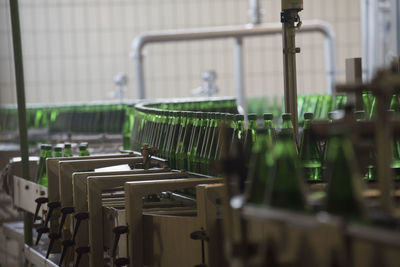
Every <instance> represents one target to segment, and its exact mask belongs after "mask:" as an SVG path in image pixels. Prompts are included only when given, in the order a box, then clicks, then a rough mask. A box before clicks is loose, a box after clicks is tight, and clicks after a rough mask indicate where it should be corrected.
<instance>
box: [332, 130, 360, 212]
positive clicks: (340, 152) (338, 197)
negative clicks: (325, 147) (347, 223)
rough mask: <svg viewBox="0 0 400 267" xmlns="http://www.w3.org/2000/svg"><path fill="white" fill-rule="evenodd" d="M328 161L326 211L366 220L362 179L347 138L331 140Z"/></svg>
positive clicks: (333, 138) (338, 137)
mask: <svg viewBox="0 0 400 267" xmlns="http://www.w3.org/2000/svg"><path fill="white" fill-rule="evenodd" d="M327 160H328V167H327V171H326V173H325V176H326V177H325V179H326V181H327V182H328V187H327V196H326V210H327V211H328V212H330V213H332V214H336V215H340V216H343V217H345V218H347V219H355V220H359V219H362V218H364V216H365V211H364V207H363V205H362V193H361V179H360V177H359V175H358V173H357V167H356V165H357V164H356V161H355V158H354V152H353V148H352V144H351V143H350V141H349V139H348V138H347V137H345V136H343V135H340V136H335V137H332V138H331V139H330V141H329V151H328V159H327Z"/></svg>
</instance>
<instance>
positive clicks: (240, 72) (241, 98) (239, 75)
mask: <svg viewBox="0 0 400 267" xmlns="http://www.w3.org/2000/svg"><path fill="white" fill-rule="evenodd" d="M234 53H235V55H234V56H235V83H236V84H235V90H236V104H237V109H238V112H239V113H240V114H243V115H244V120H245V122H244V124H245V127H246V128H247V124H248V119H247V105H246V97H245V93H244V90H245V88H244V67H243V39H242V38H235V51H234Z"/></svg>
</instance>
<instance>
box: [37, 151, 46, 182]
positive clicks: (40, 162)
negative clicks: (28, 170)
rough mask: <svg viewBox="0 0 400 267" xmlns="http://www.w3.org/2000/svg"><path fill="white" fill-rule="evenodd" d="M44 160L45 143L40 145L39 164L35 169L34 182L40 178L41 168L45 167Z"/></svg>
mask: <svg viewBox="0 0 400 267" xmlns="http://www.w3.org/2000/svg"><path fill="white" fill-rule="evenodd" d="M45 160H46V144H41V145H40V154H39V164H38V167H37V171H36V183H39V181H40V178H41V177H42V170H43V167H45V165H44V164H45Z"/></svg>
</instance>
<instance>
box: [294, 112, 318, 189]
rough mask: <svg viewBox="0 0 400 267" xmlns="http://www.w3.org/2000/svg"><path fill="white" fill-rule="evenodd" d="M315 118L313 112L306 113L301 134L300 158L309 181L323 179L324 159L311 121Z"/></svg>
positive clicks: (305, 176) (306, 178)
mask: <svg viewBox="0 0 400 267" xmlns="http://www.w3.org/2000/svg"><path fill="white" fill-rule="evenodd" d="M313 118H314V114H313V113H311V112H306V113H304V128H303V133H302V136H301V143H300V154H299V158H300V161H301V165H302V167H303V172H304V178H305V180H306V181H307V182H321V181H322V161H321V153H320V149H319V147H318V143H317V142H316V141H315V140H314V139H313V138H312V136H311V132H310V123H311V121H312V119H313Z"/></svg>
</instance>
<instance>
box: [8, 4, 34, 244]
mask: <svg viewBox="0 0 400 267" xmlns="http://www.w3.org/2000/svg"><path fill="white" fill-rule="evenodd" d="M10 17H11V28H12V39H13V48H14V49H13V51H14V68H15V83H16V87H17V103H18V127H19V143H20V147H21V148H20V149H21V159H22V175H23V177H24V178H25V179H27V180H29V152H28V149H29V148H28V132H27V128H26V106H25V84H24V66H23V58H22V46H21V29H20V24H19V9H18V0H10ZM32 219H33V218H32V214H29V213H25V214H24V237H25V243H26V244H27V245H29V246H31V245H32Z"/></svg>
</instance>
